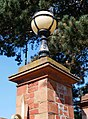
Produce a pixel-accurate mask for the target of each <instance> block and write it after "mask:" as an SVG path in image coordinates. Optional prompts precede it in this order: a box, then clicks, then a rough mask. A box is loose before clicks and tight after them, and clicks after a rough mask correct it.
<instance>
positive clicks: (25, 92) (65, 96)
mask: <svg viewBox="0 0 88 119" xmlns="http://www.w3.org/2000/svg"><path fill="white" fill-rule="evenodd" d="M22 103H24V107H22ZM16 110H17V113H19V114H21V115H22V116H23V117H22V118H23V119H74V113H73V107H72V92H71V87H69V86H66V85H65V84H61V83H58V82H56V81H54V80H51V79H48V78H45V79H43V80H39V81H36V82H31V83H29V84H26V85H23V86H19V87H18V88H17V104H16ZM22 111H24V114H23V113H22Z"/></svg>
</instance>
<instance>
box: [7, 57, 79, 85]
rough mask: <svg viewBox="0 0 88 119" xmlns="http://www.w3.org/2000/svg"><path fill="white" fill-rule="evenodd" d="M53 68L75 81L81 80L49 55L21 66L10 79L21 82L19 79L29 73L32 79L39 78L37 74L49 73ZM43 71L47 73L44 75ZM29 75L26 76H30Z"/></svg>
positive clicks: (22, 78) (23, 78)
mask: <svg viewBox="0 0 88 119" xmlns="http://www.w3.org/2000/svg"><path fill="white" fill-rule="evenodd" d="M52 69H54V70H56V71H57V72H60V74H63V75H64V76H66V77H69V78H70V79H72V80H74V81H73V83H76V82H78V81H79V80H80V79H79V78H78V77H76V76H74V75H73V74H71V73H70V71H69V70H68V69H67V68H66V67H64V66H63V65H61V64H59V63H57V62H56V61H54V60H52V59H51V58H49V57H44V58H40V59H38V60H36V61H34V62H31V63H29V64H27V65H25V66H22V67H20V68H19V71H18V73H17V74H14V75H12V76H10V77H9V80H10V81H13V82H16V83H19V81H22V80H25V76H27V75H28V76H29V78H30V77H32V78H31V79H33V78H37V76H38V77H40V75H41V76H45V75H49V74H50V73H51V72H50V70H52ZM54 70H53V71H54ZM43 72H44V73H45V74H44V75H42V73H43ZM55 73H56V72H55ZM29 74H30V75H29ZM53 74H54V73H53ZM34 75H36V76H34ZM50 75H51V74H50ZM56 75H57V73H56ZM28 76H27V77H26V78H28ZM54 76H55V74H54ZM25 81H26V80H25ZM23 82H24V81H23Z"/></svg>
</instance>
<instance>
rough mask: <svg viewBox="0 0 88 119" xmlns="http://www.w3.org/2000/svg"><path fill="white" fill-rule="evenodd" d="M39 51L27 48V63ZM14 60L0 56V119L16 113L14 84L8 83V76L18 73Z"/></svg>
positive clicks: (9, 118)
mask: <svg viewBox="0 0 88 119" xmlns="http://www.w3.org/2000/svg"><path fill="white" fill-rule="evenodd" d="M38 50H39V49H37V50H36V49H34V50H31V48H29V53H28V57H29V58H28V61H30V57H31V55H32V56H33V55H34V54H35V53H36V52H37V51H38ZM23 65H25V63H24V62H22V64H21V65H19V66H18V65H17V62H16V61H15V58H14V57H13V58H11V57H10V58H8V57H6V56H0V117H3V118H7V119H11V115H12V114H15V113H16V83H14V82H11V81H9V78H8V77H9V76H11V75H13V74H16V73H18V69H19V67H21V66H23Z"/></svg>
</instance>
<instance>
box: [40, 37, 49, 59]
mask: <svg viewBox="0 0 88 119" xmlns="http://www.w3.org/2000/svg"><path fill="white" fill-rule="evenodd" d="M45 56H49V49H48V45H47V38H46V37H45V36H43V35H42V36H41V46H40V51H39V57H40V58H41V57H45Z"/></svg>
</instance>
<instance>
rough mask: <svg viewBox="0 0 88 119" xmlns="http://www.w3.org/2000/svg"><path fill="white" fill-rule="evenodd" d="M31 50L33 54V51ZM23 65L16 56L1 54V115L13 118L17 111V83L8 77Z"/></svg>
mask: <svg viewBox="0 0 88 119" xmlns="http://www.w3.org/2000/svg"><path fill="white" fill-rule="evenodd" d="M30 52H31V54H33V51H30ZM29 60H30V58H29ZM23 65H24V63H22V64H21V65H20V66H18V65H17V62H16V61H15V60H14V58H7V57H6V56H0V117H4V118H7V119H11V115H12V114H15V112H16V84H15V83H13V82H11V81H9V79H8V77H9V76H11V75H12V74H15V73H17V72H18V68H19V67H21V66H23ZM86 81H87V82H88V77H87V78H86Z"/></svg>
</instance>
